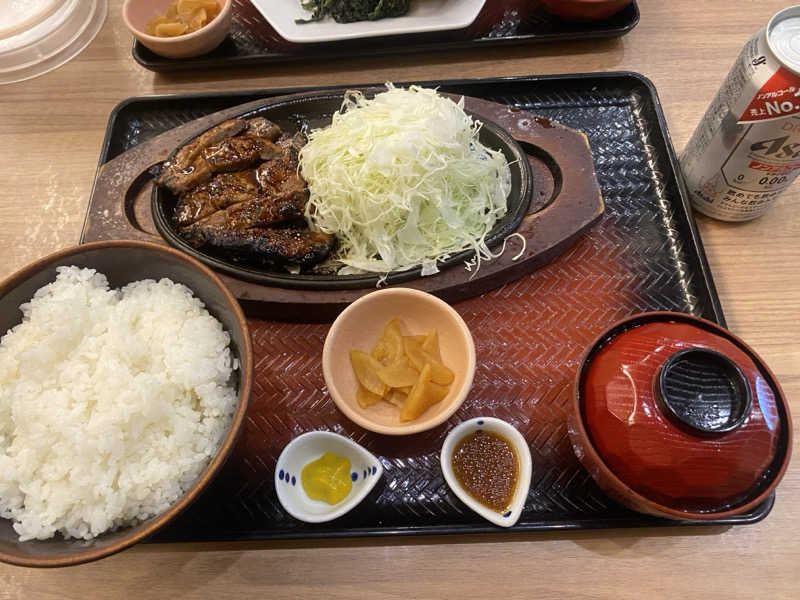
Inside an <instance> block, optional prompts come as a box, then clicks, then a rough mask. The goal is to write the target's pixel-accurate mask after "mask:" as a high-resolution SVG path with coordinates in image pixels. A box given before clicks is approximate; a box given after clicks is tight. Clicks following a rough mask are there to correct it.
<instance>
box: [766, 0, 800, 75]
mask: <svg viewBox="0 0 800 600" xmlns="http://www.w3.org/2000/svg"><path fill="white" fill-rule="evenodd" d="M767 45H768V46H769V48H770V50H772V52H773V54H775V56H776V57H777V58H778V60H779V61H781V63H783V64H784V66H786V67H787V68H788V69H791V70H792V71H794V72H795V73H798V74H800V6H790V7H789V8H784V9H783V10H781V11H779V12H777V13H775V15H774V16H773V17H772V18H771V19H770V20H769V23H768V24H767Z"/></svg>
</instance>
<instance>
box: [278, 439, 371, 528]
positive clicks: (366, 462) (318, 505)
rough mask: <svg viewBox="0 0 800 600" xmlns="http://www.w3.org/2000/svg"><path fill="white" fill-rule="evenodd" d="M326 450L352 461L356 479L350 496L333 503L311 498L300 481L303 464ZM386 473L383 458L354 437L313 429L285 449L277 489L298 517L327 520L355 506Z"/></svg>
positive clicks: (279, 465) (311, 520)
mask: <svg viewBox="0 0 800 600" xmlns="http://www.w3.org/2000/svg"><path fill="white" fill-rule="evenodd" d="M326 452H333V453H334V454H337V455H339V456H342V457H344V458H346V459H347V460H349V461H350V480H351V481H352V482H353V488H352V489H351V490H350V493H349V494H348V495H347V497H346V498H345V499H344V500H342V501H341V502H337V503H336V504H333V505H331V504H328V503H327V502H322V501H320V500H312V499H311V498H309V497H308V495H307V494H306V492H305V490H303V485H302V483H301V482H300V473H301V471H302V470H303V467H305V466H306V465H307V464H308V463H310V462H311V461H313V460H316V459H318V458H319V457H320V456H322V455H323V454H325V453H326ZM382 475H383V467H382V466H381V463H380V461H378V459H377V458H376V457H375V456H374V455H373V454H372V453H370V452H368V451H367V450H366V449H365V448H363V447H362V446H360V445H359V444H357V443H356V442H354V441H353V440H351V439H349V438H346V437H344V436H341V435H338V434H336V433H331V432H329V431H311V432H309V433H304V434H303V435H301V436H299V437H296V438H294V439H293V440H292V441H291V442H289V443H288V444H286V447H285V448H284V449H283V452H281V455H280V456H279V457H278V463H277V465H276V466H275V490H276V491H277V493H278V500H279V501H280V503H281V506H283V508H284V509H285V510H286V512H288V513H289V514H290V515H292V516H293V517H294V518H295V519H299V520H300V521H305V522H306V523H324V522H325V521H332V520H333V519H336V518H338V517H341V516H342V515H344V514H345V513H347V512H349V511H350V510H352V509H353V508H355V507H356V506H357V505H358V504H359V503H360V502H361V501H362V500H363V499H364V498H365V497H366V496H367V494H369V493H370V491H372V488H374V487H375V484H376V483H377V482H378V480H379V479H380V478H381V476H382Z"/></svg>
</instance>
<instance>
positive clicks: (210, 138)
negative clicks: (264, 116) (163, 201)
mask: <svg viewBox="0 0 800 600" xmlns="http://www.w3.org/2000/svg"><path fill="white" fill-rule="evenodd" d="M246 128H247V121H245V120H244V119H231V120H230V121H225V122H223V123H220V124H219V125H217V126H216V127H212V128H211V129H209V130H208V131H206V132H205V133H203V134H201V135H199V136H198V137H197V138H196V139H194V140H193V141H191V142H189V143H188V144H186V145H185V146H184V147H183V148H181V149H180V150H179V151H178V152H176V153H175V156H173V157H172V159H171V160H170V161H168V162H166V163H164V166H163V168H162V169H161V175H160V177H159V178H158V179H157V180H156V183H158V184H159V185H163V186H166V187H168V188H169V189H170V190H172V192H173V193H175V194H179V193H181V192H186V191H188V190H190V189H192V188H193V187H195V186H197V185H200V184H201V183H204V182H206V181H208V180H209V179H210V178H211V175H212V174H213V172H212V169H211V167H210V165H208V163H207V162H206V161H205V159H204V158H203V157H202V155H201V154H202V152H203V150H205V149H207V148H208V147H210V146H213V145H214V144H218V143H219V142H221V141H222V140H224V139H226V138H230V137H233V136H235V135H237V134H239V133H241V132H242V131H244V130H245V129H246Z"/></svg>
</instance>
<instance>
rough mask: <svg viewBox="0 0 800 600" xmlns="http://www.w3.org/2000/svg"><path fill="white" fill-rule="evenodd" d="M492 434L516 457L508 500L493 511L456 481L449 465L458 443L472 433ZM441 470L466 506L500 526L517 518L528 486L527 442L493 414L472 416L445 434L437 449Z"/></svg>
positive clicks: (507, 524)
mask: <svg viewBox="0 0 800 600" xmlns="http://www.w3.org/2000/svg"><path fill="white" fill-rule="evenodd" d="M483 432H485V433H488V434H494V435H497V436H499V437H500V438H503V439H504V440H505V441H506V442H508V443H509V444H510V445H511V447H512V449H513V450H514V453H515V454H516V458H517V480H516V487H515V488H514V491H513V494H512V495H511V500H510V502H509V503H508V506H507V508H506V509H505V510H504V511H503V512H497V511H495V510H493V509H491V508H489V507H488V506H486V505H484V504H483V503H481V502H479V501H478V500H477V499H476V498H474V497H473V496H472V495H471V494H470V493H469V492H468V491H467V489H466V488H465V487H464V486H463V485H462V484H461V483H460V482H459V480H458V477H457V476H456V473H455V470H454V468H453V456H454V454H455V452H456V450H457V447H458V445H459V443H461V441H462V440H464V439H465V438H467V437H468V436H470V435H472V434H475V433H483ZM441 464H442V473H443V474H444V479H445V481H446V482H447V485H448V486H450V489H451V490H453V493H455V495H456V496H458V498H459V499H460V500H461V501H462V502H463V503H464V504H466V505H467V506H468V507H469V508H471V509H472V510H474V511H475V512H476V513H478V514H479V515H480V516H482V517H483V518H484V519H486V520H487V521H490V522H491V523H494V524H495V525H498V526H500V527H511V526H512V525H514V524H515V523H516V522H517V521H518V520H519V517H520V515H521V514H522V510H523V508H524V507H525V500H526V499H527V497H528V490H529V489H530V487H531V473H532V470H533V464H532V461H531V451H530V448H529V447H528V442H526V441H525V438H524V437H522V434H521V433H520V432H519V431H517V430H516V429H515V428H514V427H513V426H512V425H510V424H509V423H506V422H505V421H503V420H501V419H496V418H494V417H475V418H474V419H470V420H469V421H464V422H463V423H461V424H459V425H457V426H456V427H454V428H453V430H452V431H451V432H450V433H449V434H447V438H445V440H444V444H443V445H442V452H441Z"/></svg>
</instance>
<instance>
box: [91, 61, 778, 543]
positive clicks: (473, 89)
mask: <svg viewBox="0 0 800 600" xmlns="http://www.w3.org/2000/svg"><path fill="white" fill-rule="evenodd" d="M419 83H421V84H423V85H427V86H437V87H439V89H441V90H442V91H446V92H451V93H456V94H465V95H469V96H476V97H481V98H486V99H488V100H492V101H495V102H501V103H505V104H508V105H514V106H517V107H519V108H521V109H524V110H529V111H532V112H535V113H538V114H541V115H543V116H545V117H547V118H550V119H554V120H557V121H560V122H562V123H564V124H566V125H568V126H571V127H574V128H577V129H580V130H582V131H584V132H585V133H586V135H587V136H588V138H589V142H590V145H591V148H592V152H593V156H594V161H595V167H596V171H597V176H598V181H599V183H600V186H601V188H602V190H603V196H604V199H605V203H606V211H605V215H604V217H603V219H602V220H601V222H600V223H599V224H598V225H597V226H596V227H595V229H594V230H592V231H590V233H589V234H587V236H586V239H585V240H584V241H583V242H582V243H579V244H578V246H576V248H577V249H573V250H574V251H573V252H567V254H566V255H565V256H562V257H561V258H559V259H558V260H557V261H556V262H555V263H553V264H552V265H549V266H547V267H544V268H543V269H542V270H540V271H539V272H536V273H534V274H532V275H529V276H526V277H528V278H531V279H530V280H529V282H528V283H527V284H524V285H522V286H520V285H518V284H519V283H520V282H516V283H511V284H508V285H507V286H505V288H502V289H501V290H498V291H497V292H492V294H495V293H497V294H498V295H502V294H514V293H519V292H518V291H519V290H520V289H521V287H522V289H525V288H524V286H525V285H536V281H537V277H538V278H539V281H547V282H548V283H547V284H546V285H545V287H547V286H548V285H549V286H550V289H540V290H537V293H540V294H543V295H547V294H550V297H551V298H553V297H554V298H555V302H554V304H553V311H552V313H551V314H550V315H546V317H547V319H552V320H553V321H555V320H556V319H558V318H559V316H560V315H559V314H558V311H559V310H560V309H559V307H560V305H561V303H560V302H559V298H560V297H559V295H558V294H560V293H561V292H560V291H559V290H557V289H556V290H554V289H552V288H553V287H557V286H558V285H561V284H562V283H563V285H564V286H565V289H570V288H569V286H572V285H573V283H572V281H573V280H571V278H574V277H576V276H577V277H580V278H591V277H594V278H595V280H596V282H599V285H600V287H602V288H604V289H605V290H619V289H622V291H623V292H624V293H622V294H621V295H620V296H619V297H620V298H622V299H621V300H619V305H611V306H595V305H591V304H592V303H591V302H590V306H589V307H587V308H585V309H584V314H581V315H580V316H581V319H584V318H585V322H587V323H591V325H592V326H593V327H597V326H598V323H601V322H602V323H605V322H606V321H608V320H609V319H614V320H616V319H617V318H621V317H623V316H626V315H627V314H633V313H635V312H644V311H649V310H678V311H683V312H687V313H692V314H695V315H698V316H702V317H704V318H707V319H709V320H712V321H715V322H717V323H720V324H722V325H724V318H723V315H722V310H721V307H720V304H719V300H718V297H717V294H716V290H715V288H714V283H713V281H712V278H711V273H710V272H709V268H708V264H707V262H706V259H705V255H704V252H703V248H702V243H701V241H700V238H699V236H698V233H697V229H696V225H695V222H694V218H693V216H692V213H691V209H690V207H689V204H688V201H687V197H686V192H685V190H684V185H683V182H682V179H681V177H680V174H679V171H678V166H677V161H676V158H675V153H674V150H673V148H672V145H671V142H670V139H669V134H668V133H667V130H666V124H665V121H664V116H663V114H662V111H661V106H660V103H659V100H658V97H657V94H656V91H655V88H654V87H653V85H652V84H651V83H650V81H649V80H647V79H646V78H644V77H642V76H641V75H638V74H635V73H602V74H579V75H555V76H544V77H518V78H503V79H485V80H458V81H428V82H419ZM297 91H305V90H299V89H292V90H255V91H243V92H225V93H215V94H192V95H174V96H158V97H141V98H131V99H128V100H125V101H124V102H122V103H120V104H119V105H118V106H117V107H116V108H115V109H114V110H113V112H112V113H111V116H110V119H109V124H108V130H107V133H106V138H105V141H104V144H103V148H102V152H101V155H100V164H102V163H104V162H106V161H107V160H109V159H111V158H113V157H115V156H117V155H118V154H120V153H122V152H124V151H126V150H128V149H130V148H131V147H133V146H135V145H136V144H138V143H140V142H143V141H145V140H147V139H149V138H151V137H153V136H155V135H157V134H159V133H161V132H163V131H165V130H167V129H169V128H171V127H174V126H177V125H179V124H181V123H184V122H186V121H188V120H190V119H195V118H198V117H201V116H204V115H206V114H208V113H211V112H214V111H217V110H221V109H224V108H227V107H231V106H235V105H237V104H241V103H244V102H249V101H252V100H255V99H258V98H265V97H270V96H273V95H278V94H284V93H288V92H297ZM609 247H610V248H611V249H612V251H611V253H610V254H611V255H613V257H614V258H613V262H614V269H611V268H608V269H606V268H605V267H604V266H602V265H600V266H599V267H598V266H597V264H596V256H597V255H598V252H597V251H598V250H602V249H603V248H606V249H608V248H609ZM606 251H607V250H606ZM576 252H577V253H579V255H577V256H576ZM593 256H594V257H595V268H599V269H601V270H603V272H602V273H601V274H599V275H597V276H593V275H592V274H591V273H587V272H586V271H585V268H587V267H586V264H587V263H586V262H582V261H583V260H584V259H586V260H589V259H591V258H592V257H593ZM570 261H572V262H570ZM603 264H605V263H603ZM582 267H583V268H584V272H583V273H581V268H582ZM554 281H555V282H556V284H555V285H552V283H553V282H554ZM531 282H532V283H531ZM603 293H605V291H603ZM613 294H617V291H614V292H613ZM613 298H617V296H613ZM522 299H523V300H524V298H522ZM591 299H592V298H590V300H591ZM476 301H478V302H480V300H473V301H467V302H476ZM612 304H613V303H612ZM572 308H573V309H574V306H573V307H572ZM461 310H462V312H463V311H465V310H466V311H467V312H469V311H470V310H471V309H470V308H464V307H462V308H461ZM600 313H602V315H600ZM571 314H572V313H571ZM473 316H474V315H473ZM465 318H466V317H465ZM531 318H532V319H533V315H532V316H531ZM569 318H572V317H571V316H570V317H569ZM532 322H533V321H532ZM545 322H547V321H545ZM262 325H267V326H268V325H269V324H268V323H267V322H262ZM256 326H258V323H256ZM478 333H481V332H478ZM317 334H319V332H316V333H315V335H317ZM554 335H555V334H554ZM581 335H583V334H581ZM262 337H263V336H262ZM590 337H591V336H588V335H587V339H586V343H588V341H589V340H590ZM479 341H480V340H479ZM503 344H505V345H507V344H508V342H503ZM256 346H257V347H258V343H257V344H256ZM487 359H488V360H492V358H491V357H488V358H487ZM570 360H572V359H570ZM306 362H308V361H307V360H306ZM562 367H563V365H562ZM569 368H572V362H569V361H568V364H567V370H568V369H569ZM476 382H478V379H477V378H476ZM491 385H492V382H485V381H484V382H480V383H476V387H478V388H480V389H477V390H476V389H474V390H473V392H474V393H475V394H478V395H479V396H482V397H484V398H486V397H487V394H489V396H488V397H491V394H492V390H493V389H494V388H491ZM562 391H563V390H562ZM314 393H317V392H314ZM551 403H552V404H551ZM542 404H548V405H549V407H547V408H548V410H551V411H552V412H548V413H547V414H548V415H556V416H555V417H552V416H551V417H549V418H550V419H551V422H550V423H549V424H548V427H550V430H549V431H548V432H547V435H545V436H544V438H546V439H544V438H543V439H538V438H539V437H540V436H538V435H537V436H536V437H537V439H534V442H533V447H532V452H534V453H535V454H534V464H535V466H534V477H533V481H532V486H531V492H530V495H529V497H528V501H527V503H526V509H525V511H524V512H523V514H522V517H521V519H520V521H519V522H518V524H517V525H516V526H515V527H514V528H513V530H512V531H534V530H552V529H583V528H608V527H641V526H674V525H739V524H749V523H755V522H757V521H759V520H761V519H763V518H764V517H766V515H767V514H768V513H769V512H770V510H771V509H772V505H773V503H774V495H772V496H770V498H769V499H768V500H767V501H765V502H764V503H763V504H761V505H760V506H758V507H756V508H755V509H753V510H752V511H750V512H749V513H746V514H742V515H738V516H734V517H729V518H725V519H719V520H715V521H703V522H702V523H698V522H688V521H686V522H684V521H668V520H663V519H657V518H654V517H648V516H644V515H641V514H638V513H634V512H631V511H628V510H626V509H625V508H623V507H621V506H619V505H617V504H615V503H614V502H613V501H611V500H609V499H608V498H607V497H605V496H604V495H603V493H602V492H601V491H600V490H599V489H598V488H597V487H596V485H595V484H594V482H593V481H592V479H591V478H590V477H589V475H588V474H587V473H586V472H585V471H583V470H582V468H581V467H580V465H579V464H578V463H577V460H575V459H574V456H573V455H572V454H571V450H569V445H568V440H567V439H566V435H565V433H566V432H565V425H564V423H563V419H562V418H561V417H559V416H558V414H560V415H562V416H563V414H564V412H563V404H562V405H560V406H561V407H560V408H559V406H558V405H556V403H554V402H553V400H552V399H548V400H546V402H544V401H543V402H542ZM539 408H541V407H538V405H537V409H539ZM379 437H380V436H379ZM558 453H560V458H559V459H558V460H556V459H555V458H553V457H554V456H555V455H556V454H558ZM378 454H381V453H380V452H378ZM437 457H438V455H437V454H431V455H430V456H428V455H427V454H425V455H423V456H418V457H416V458H415V459H412V460H404V458H403V457H402V456H400V457H398V456H394V457H391V456H386V457H384V458H383V460H384V461H385V466H386V467H387V471H386V473H385V474H384V480H385V481H384V482H383V485H379V486H377V487H376V490H373V493H372V495H371V496H370V497H369V498H368V499H367V500H366V501H365V502H363V503H362V505H361V506H360V507H359V508H358V509H356V510H354V511H353V512H351V513H350V514H349V515H346V516H345V517H342V518H340V519H337V520H335V521H333V522H331V523H327V524H320V525H309V524H305V523H301V522H299V521H295V520H294V519H292V518H291V517H289V516H288V515H287V514H286V513H285V512H284V511H283V509H282V508H281V506H280V504H279V503H278V502H277V499H276V495H275V490H274V486H273V483H272V482H273V477H274V475H273V473H272V472H271V470H270V463H271V464H272V465H273V467H274V460H275V459H276V458H277V456H274V457H273V456H266V457H265V458H262V457H261V456H256V457H255V458H256V459H257V461H258V462H259V463H260V464H261V466H259V467H258V468H259V469H260V470H261V473H262V475H260V476H258V475H255V474H254V473H250V474H249V475H248V477H250V481H249V483H248V482H247V481H246V480H237V477H238V475H237V470H238V471H239V472H240V474H241V469H239V465H237V464H234V465H231V464H230V463H231V462H232V461H233V462H235V461H236V460H237V458H236V456H235V455H234V457H232V458H231V459H230V461H229V465H227V466H226V470H228V474H227V475H225V473H226V471H225V470H223V474H222V475H221V476H220V477H218V478H217V480H216V481H215V482H213V483H212V484H211V486H210V487H209V489H208V490H206V492H205V493H204V494H203V495H202V496H201V497H200V498H199V499H198V500H197V502H195V504H193V505H192V506H191V507H190V508H189V509H188V510H187V511H186V512H185V513H184V514H183V515H181V516H180V517H178V518H177V519H176V520H175V521H174V522H173V523H172V524H170V525H169V526H168V527H167V528H165V529H164V530H163V531H161V532H160V533H159V534H157V536H155V537H154V538H153V539H152V541H160V542H173V541H221V540H254V539H288V538H315V537H350V536H374V535H397V534H404V535H409V534H443V533H486V532H498V531H508V530H501V529H499V528H496V527H493V526H491V525H488V524H487V523H486V522H484V521H483V520H482V519H481V518H480V517H478V516H477V515H475V514H474V513H472V512H471V511H469V510H468V509H466V508H465V507H464V506H463V505H460V504H459V503H458V502H457V501H454V500H453V499H452V496H451V495H449V494H448V492H447V489H446V486H445V484H444V482H443V481H442V477H441V473H440V472H439V470H438V458H437ZM548 461H550V462H548ZM229 467H230V469H229ZM253 477H256V481H257V482H258V484H257V485H253Z"/></svg>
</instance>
